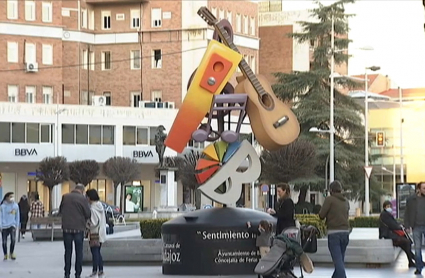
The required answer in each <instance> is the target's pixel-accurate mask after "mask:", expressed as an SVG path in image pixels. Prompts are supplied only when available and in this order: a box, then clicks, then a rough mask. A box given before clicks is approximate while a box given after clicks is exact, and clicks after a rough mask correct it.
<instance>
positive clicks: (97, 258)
mask: <svg viewBox="0 0 425 278" xmlns="http://www.w3.org/2000/svg"><path fill="white" fill-rule="evenodd" d="M86 196H87V199H88V200H89V202H90V209H91V217H90V221H89V245H90V251H91V254H92V261H93V270H92V273H91V274H90V275H89V276H87V278H91V277H99V278H103V277H105V274H104V272H103V259H102V254H101V252H100V249H101V248H102V244H103V243H104V242H105V241H106V216H105V210H104V208H103V206H102V204H101V203H100V201H99V200H100V198H99V194H98V193H97V191H96V190H95V189H89V190H87V192H86Z"/></svg>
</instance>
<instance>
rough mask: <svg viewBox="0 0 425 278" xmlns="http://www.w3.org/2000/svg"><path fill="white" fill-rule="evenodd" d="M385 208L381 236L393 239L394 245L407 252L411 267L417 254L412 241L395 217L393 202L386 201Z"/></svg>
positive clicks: (380, 219)
mask: <svg viewBox="0 0 425 278" xmlns="http://www.w3.org/2000/svg"><path fill="white" fill-rule="evenodd" d="M383 209H384V210H383V211H382V212H381V215H380V216H379V238H380V239H381V238H385V239H392V241H393V245H394V246H397V247H400V248H401V249H402V250H403V251H404V252H405V253H406V255H407V260H408V261H409V268H410V267H415V266H416V265H415V262H414V260H415V259H414V257H415V255H413V253H412V243H411V242H410V240H409V239H408V238H407V237H406V235H405V234H404V231H403V229H402V227H401V225H400V224H398V223H397V221H396V220H395V219H394V216H393V215H392V211H393V209H392V205H391V202H390V201H385V202H384V204H383Z"/></svg>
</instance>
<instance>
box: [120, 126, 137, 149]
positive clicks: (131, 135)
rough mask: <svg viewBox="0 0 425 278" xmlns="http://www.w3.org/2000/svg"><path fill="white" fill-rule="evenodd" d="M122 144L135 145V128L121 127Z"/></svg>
mask: <svg viewBox="0 0 425 278" xmlns="http://www.w3.org/2000/svg"><path fill="white" fill-rule="evenodd" d="M122 143H123V145H127V146H128V145H132V146H134V145H136V127H134V126H123V129H122Z"/></svg>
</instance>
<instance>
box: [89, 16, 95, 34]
mask: <svg viewBox="0 0 425 278" xmlns="http://www.w3.org/2000/svg"><path fill="white" fill-rule="evenodd" d="M89 29H90V30H94V11H90V18H89Z"/></svg>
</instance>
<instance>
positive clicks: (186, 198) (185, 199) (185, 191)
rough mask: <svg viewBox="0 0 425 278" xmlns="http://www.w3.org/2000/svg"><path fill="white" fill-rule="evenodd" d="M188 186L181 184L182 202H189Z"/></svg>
mask: <svg viewBox="0 0 425 278" xmlns="http://www.w3.org/2000/svg"><path fill="white" fill-rule="evenodd" d="M190 193H191V192H190V188H189V187H188V186H183V203H184V204H189V203H190Z"/></svg>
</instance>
